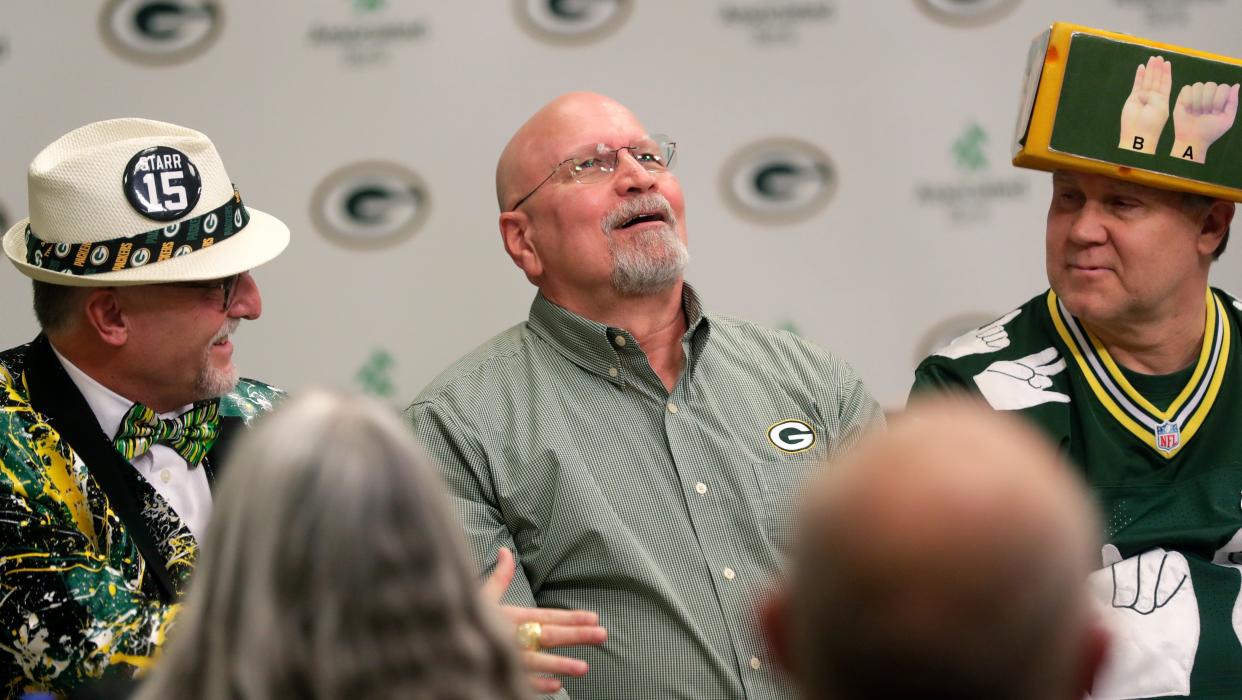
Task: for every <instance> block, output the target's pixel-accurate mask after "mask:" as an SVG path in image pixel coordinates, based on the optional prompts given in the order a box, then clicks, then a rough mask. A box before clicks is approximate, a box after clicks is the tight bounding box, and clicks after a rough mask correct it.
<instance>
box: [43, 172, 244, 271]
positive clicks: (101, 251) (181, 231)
mask: <svg viewBox="0 0 1242 700" xmlns="http://www.w3.org/2000/svg"><path fill="white" fill-rule="evenodd" d="M248 223H250V212H249V211H247V210H246V205H244V204H242V201H241V195H239V194H238V193H237V191H236V190H234V191H233V196H232V197H230V198H229V199H228V201H226V202H225V203H224V204H222V205H220V206H219V207H216V208H215V209H212V210H211V211H209V212H207V213H206V214H203V215H201V216H196V217H194V218H192V219H185V220H183V221H178V222H176V223H172V224H169V225H167V226H165V227H163V228H157V229H155V230H153V231H147V232H146V233H140V234H138V235H136V236H124V237H121V238H112V239H109V240H104V241H93V242H89V243H51V242H48V241H45V240H42V239H41V238H39V236H38V234H37V233H35V231H34V230H33V229H31V228H30V225H29V224H27V225H26V262H27V263H29V264H31V265H34V266H35V267H41V268H43V269H45V270H50V271H52V272H63V273H66V274H73V275H96V274H100V273H104V272H116V271H118V270H126V269H130V268H135V267H142V266H143V265H147V264H149V263H152V262H160V261H161V260H168V259H169V258H175V257H180V256H182V255H186V254H189V253H193V252H194V251H196V250H202V249H203V248H207V247H210V246H212V245H215V244H216V243H219V242H221V241H223V240H225V239H226V238H229V237H230V236H232V235H234V234H235V233H237V232H238V231H241V230H242V229H243V228H246V224H248Z"/></svg>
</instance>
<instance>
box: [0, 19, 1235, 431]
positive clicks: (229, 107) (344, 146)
mask: <svg viewBox="0 0 1242 700" xmlns="http://www.w3.org/2000/svg"><path fill="white" fill-rule="evenodd" d="M1058 20H1060V21H1070V22H1077V23H1081V24H1086V25H1089V26H1096V27H1101V28H1106V29H1111V30H1115V31H1122V32H1128V33H1132V34H1136V35H1139V36H1144V37H1148V38H1153V39H1158V40H1162V41H1167V42H1170V43H1174V44H1181V45H1187V46H1192V47H1195V48H1200V49H1203V50H1207V51H1211V52H1215V53H1223V54H1226V55H1232V56H1242V38H1239V33H1238V31H1237V30H1238V28H1239V27H1242V2H1238V0H1230V1H1226V0H683V1H677V0H664V1H662V2H657V1H656V0H628V1H627V0H483V1H482V2H473V3H471V2H431V1H429V0H421V1H420V0H316V1H315V2H308V1H295V0H280V1H276V0H264V1H262V2H259V1H256V0H250V1H243V0H161V1H160V2H156V0H108V1H107V2H85V1H72V2H71V1H69V0H4V2H3V3H0V94H3V95H5V96H6V97H7V99H6V100H5V101H4V103H5V108H4V110H3V116H0V126H2V129H0V134H2V136H0V164H2V165H3V167H0V217H3V218H5V219H6V220H7V221H8V222H9V223H12V222H13V221H16V220H17V219H19V218H21V217H23V216H25V214H26V201H25V197H26V181H25V169H26V166H27V165H28V164H29V162H30V160H31V159H32V158H33V157H34V155H35V154H36V153H37V152H38V151H39V150H40V149H41V148H42V147H43V146H44V145H46V144H47V143H49V142H51V141H52V140H54V139H55V138H57V137H58V136H60V135H61V134H63V133H65V132H66V131H69V130H70V129H72V128H74V127H77V126H80V125H82V124H84V123H87V122H90V121H94V120H97V119H104V118H109V117H117V116H145V117H151V118H156V119H163V120H166V121H172V122H176V123H179V124H183V125H186V126H190V127H193V128H197V129H199V130H202V131H204V132H206V133H207V134H208V135H209V136H211V137H212V139H213V140H214V141H215V142H216V145H217V146H218V148H219V149H220V151H221V153H222V155H223V157H224V160H225V163H226V165H227V167H228V169H229V174H230V175H231V176H232V178H233V179H234V181H235V182H236V183H237V185H238V188H239V189H240V191H241V193H242V195H243V197H244V198H245V201H246V202H247V203H248V204H250V205H252V206H255V207H257V208H259V209H262V210H264V211H267V212H270V213H273V214H275V215H277V216H279V217H280V218H282V219H283V220H284V221H285V222H287V223H288V224H289V226H290V228H291V229H292V230H293V240H292V243H291V245H290V247H289V249H288V251H287V252H286V253H285V255H284V256H282V257H281V258H279V259H277V260H276V261H275V262H273V263H270V264H269V265H267V266H265V267H263V268H261V269H260V270H259V271H258V273H257V274H256V278H257V279H258V281H259V284H260V287H261V289H262V292H263V300H264V313H263V317H262V318H261V319H260V320H258V321H257V322H254V323H249V324H243V326H242V330H241V331H240V332H239V333H238V335H237V336H236V337H235V344H236V347H237V360H238V363H239V365H240V366H241V367H242V370H243V373H244V374H246V375H249V376H254V377H258V378H261V379H264V380H266V381H269V382H271V383H274V384H277V385H280V386H283V387H285V388H288V389H291V390H297V389H299V388H302V387H306V386H309V385H311V384H326V385H330V386H337V387H353V388H362V389H364V390H367V391H370V392H372V393H376V394H379V395H382V396H385V397H387V398H388V399H389V400H390V401H391V402H392V403H393V404H395V405H404V404H405V403H406V402H408V401H409V399H411V398H412V397H413V396H414V395H415V394H416V393H417V392H418V390H419V389H421V388H422V386H423V385H424V384H425V383H426V382H427V381H428V380H430V379H431V378H432V377H433V376H434V375H435V374H436V373H437V372H439V370H441V369H442V368H443V367H445V366H446V365H447V364H449V363H450V362H451V361H452V360H454V359H456V358H457V357H458V356H460V355H461V354H463V353H464V352H466V351H467V350H469V349H470V348H472V347H474V346H475V345H477V344H478V343H480V342H482V341H483V340H485V339H486V338H488V337H490V336H491V335H493V334H494V333H496V332H498V331H499V330H501V329H502V328H506V327H508V326H510V325H512V324H514V323H516V322H518V321H520V320H522V319H523V318H525V316H526V312H527V307H528V305H529V302H530V299H531V297H532V295H533V288H531V287H530V286H529V285H528V284H527V282H526V280H525V278H524V277H523V276H522V275H521V273H520V272H519V271H518V270H517V269H516V268H514V267H513V265H512V264H511V263H510V261H509V260H508V258H507V257H506V256H505V254H504V251H503V249H502V247H501V245H500V237H499V235H498V233H497V229H496V210H495V199H494V194H493V185H492V176H493V168H494V165H495V159H496V156H497V155H498V154H499V152H500V149H501V147H502V146H503V145H504V143H505V142H506V141H507V140H508V138H509V136H510V135H511V134H512V132H513V131H514V130H515V129H516V128H517V127H518V126H519V124H520V123H521V122H522V121H523V120H525V118H526V117H527V116H528V115H529V114H530V113H532V112H533V111H534V110H535V109H537V108H538V107H539V106H540V105H541V104H543V103H544V102H546V101H547V100H549V99H550V98H552V97H553V96H555V95H557V94H559V93H561V92H565V91H568V90H577V89H590V90H596V91H600V92H603V93H606V94H609V95H612V96H614V97H616V98H618V99H620V100H621V101H622V102H624V103H626V104H627V105H628V106H630V107H631V108H632V109H633V110H634V111H635V112H636V113H637V114H638V115H639V117H640V118H641V119H642V120H643V121H644V122H645V123H646V125H647V126H648V128H650V129H652V130H653V131H661V132H664V133H668V134H670V135H672V136H673V137H674V138H675V139H676V140H677V141H678V144H679V146H678V148H679V156H678V158H679V162H678V165H677V173H678V176H679V177H680V179H681V182H682V185H683V187H684V189H685V192H686V200H687V221H688V228H689V232H690V249H691V254H692V260H693V261H692V264H691V271H690V274H689V279H690V280H691V281H692V282H693V283H694V284H695V285H696V286H697V287H698V288H699V289H700V291H701V292H702V293H703V295H704V297H705V301H706V303H707V305H708V306H709V308H710V309H712V310H714V311H718V312H726V313H729V314H732V315H736V316H741V317H744V318H749V319H752V320H756V321H759V322H761V323H765V324H768V325H773V326H785V327H792V328H794V329H796V331H797V332H799V333H801V334H802V335H804V336H806V337H808V338H810V339H812V340H814V341H816V342H819V343H820V344H822V345H825V346H827V347H829V348H831V349H833V350H834V351H836V352H837V353H839V354H840V355H842V356H843V357H845V358H846V359H847V360H849V361H850V362H851V363H852V364H853V365H854V366H855V368H857V370H858V371H859V373H860V374H861V375H862V377H863V378H864V380H865V381H866V382H867V383H868V384H869V385H870V386H871V388H872V391H873V392H874V393H875V394H876V396H877V397H878V398H879V399H880V401H881V402H882V403H883V404H884V405H885V406H887V407H890V408H894V407H899V406H901V405H902V404H903V403H904V401H905V395H906V390H907V389H908V387H909V383H910V380H911V370H912V369H913V367H914V365H915V363H916V362H917V360H918V359H919V358H920V357H921V356H922V355H923V354H925V353H926V352H927V351H928V350H929V349H930V348H931V347H932V346H935V345H938V344H939V342H940V341H942V340H944V339H947V338H948V337H949V336H951V335H954V334H956V333H957V332H959V331H962V330H965V329H966V328H969V327H973V326H974V325H977V323H978V322H981V321H983V320H986V319H987V318H990V317H994V316H996V315H999V314H1000V313H1001V312H1003V311H1004V310H1006V309H1008V308H1010V307H1012V306H1016V305H1017V304H1018V303H1020V302H1021V301H1024V300H1025V299H1027V298H1028V297H1030V296H1032V295H1033V294H1035V293H1036V292H1037V291H1039V290H1040V289H1042V288H1043V287H1044V286H1045V285H1046V282H1045V279H1044V272H1043V246H1042V239H1043V235H1042V234H1043V218H1044V210H1045V206H1046V200H1047V197H1048V192H1049V189H1050V188H1049V184H1048V177H1047V176H1046V175H1043V174H1040V173H1033V172H1027V171H1020V170H1016V169H1014V168H1012V167H1011V166H1010V165H1009V157H1010V140H1011V138H1012V134H1011V132H1012V130H1013V124H1014V121H1015V119H1016V114H1015V111H1016V107H1017V101H1018V94H1019V89H1020V85H1019V83H1020V81H1021V78H1022V70H1023V67H1024V61H1025V59H1026V52H1027V45H1028V43H1029V41H1030V39H1031V38H1032V37H1033V36H1034V35H1035V34H1036V33H1037V32H1039V31H1041V30H1042V29H1043V28H1045V27H1046V26H1047V25H1048V24H1050V23H1051V22H1053V21H1058ZM771 139H781V141H776V142H772V141H770V140H771ZM765 143H766V145H765ZM756 144H758V145H756ZM764 175H767V176H769V177H763V176H764ZM118 177H119V176H118ZM756 182H760V183H761V184H766V187H765V188H763V189H762V190H758V189H756V188H755V187H754V184H753V183H756ZM359 193H361V195H360V196H353V197H352V200H351V196H352V195H359ZM368 194H369V195H370V196H368ZM351 201H352V202H353V203H354V204H355V206H354V207H353V210H352V214H351V213H350V211H351V210H349V209H348V208H347V207H346V205H347V204H348V203H349V202H351ZM1235 245H1237V244H1235ZM4 267H5V270H4V271H0V347H9V346H13V345H17V344H19V343H22V342H24V341H26V340H29V339H30V338H32V337H33V336H34V335H35V333H36V332H37V327H36V324H35V321H34V316H33V314H32V313H31V311H30V310H29V306H30V303H29V299H30V293H29V284H28V281H27V280H26V278H25V277H22V276H21V275H20V274H18V273H17V272H16V271H14V270H12V269H11V268H10V267H9V266H8V265H7V263H6V264H5V265H4ZM1239 270H1242V249H1239V250H1231V251H1229V252H1228V253H1226V255H1225V256H1224V258H1223V259H1222V260H1221V262H1220V263H1218V265H1217V269H1216V270H1215V274H1214V284H1217V285H1220V286H1224V287H1226V288H1229V287H1232V288H1234V289H1235V290H1237V289H1238V288H1239V286H1240V285H1238V284H1236V282H1235V280H1236V278H1237V276H1238V272H1239Z"/></svg>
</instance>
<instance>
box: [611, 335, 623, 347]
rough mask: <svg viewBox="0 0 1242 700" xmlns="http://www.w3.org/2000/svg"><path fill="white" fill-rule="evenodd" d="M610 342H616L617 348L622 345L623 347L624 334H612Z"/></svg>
mask: <svg viewBox="0 0 1242 700" xmlns="http://www.w3.org/2000/svg"><path fill="white" fill-rule="evenodd" d="M612 342H614V343H616V345H617V347H619V348H623V347H625V336H623V335H614V336H613V337H612Z"/></svg>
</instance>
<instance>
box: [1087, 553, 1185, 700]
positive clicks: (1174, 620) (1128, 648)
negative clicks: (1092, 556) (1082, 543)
mask: <svg viewBox="0 0 1242 700" xmlns="http://www.w3.org/2000/svg"><path fill="white" fill-rule="evenodd" d="M1119 559H1120V555H1119V554H1118V553H1117V548H1116V547H1114V546H1113V545H1111V544H1110V545H1105V546H1104V564H1105V566H1104V568H1103V569H1100V570H1099V571H1096V572H1095V573H1093V574H1091V576H1090V577H1089V578H1088V579H1087V580H1088V584H1089V585H1090V587H1091V590H1092V592H1093V593H1094V594H1095V596H1096V598H1097V600H1099V602H1100V603H1101V608H1102V609H1103V613H1104V615H1105V622H1106V624H1107V625H1108V627H1109V631H1110V632H1111V633H1112V636H1113V647H1112V649H1111V650H1110V656H1109V660H1108V662H1107V663H1106V664H1105V666H1104V669H1103V670H1102V672H1101V674H1100V676H1099V677H1098V678H1097V679H1096V683H1095V687H1094V688H1093V689H1092V692H1091V697H1092V698H1093V700H1120V699H1121V698H1147V697H1159V696H1166V695H1188V694H1189V693H1190V672H1191V670H1192V669H1193V668H1194V661H1195V654H1196V653H1197V652H1198V650H1199V602H1198V599H1197V598H1196V597H1195V590H1194V585H1193V583H1192V581H1191V578H1190V564H1189V563H1187V561H1186V557H1184V556H1182V554H1181V553H1179V552H1166V551H1165V550H1164V549H1161V548H1159V547H1157V548H1155V549H1149V550H1147V551H1146V552H1143V553H1142V554H1139V555H1137V556H1133V557H1130V558H1129V559H1120V561H1118V560H1119Z"/></svg>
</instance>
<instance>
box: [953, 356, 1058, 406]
mask: <svg viewBox="0 0 1242 700" xmlns="http://www.w3.org/2000/svg"><path fill="white" fill-rule="evenodd" d="M1064 369H1065V360H1062V359H1060V358H1058V357H1057V349H1056V348H1054V347H1053V348H1047V349H1045V350H1042V351H1040V352H1037V353H1035V354H1033V355H1027V356H1026V357H1023V358H1021V359H1018V360H998V361H996V362H993V363H992V364H990V365H988V368H987V369H985V370H983V371H982V372H980V373H979V374H976V375H975V384H976V385H977V386H978V387H979V392H980V393H981V394H983V398H985V399H987V401H988V403H989V404H991V406H992V408H995V409H997V410H998V411H1016V410H1018V409H1022V408H1030V407H1031V406H1038V405H1040V404H1044V403H1052V402H1057V403H1069V401H1070V397H1069V396H1068V395H1066V394H1062V393H1061V392H1059V391H1049V390H1048V389H1049V388H1050V387H1051V386H1052V380H1051V379H1049V377H1051V376H1053V375H1056V374H1059V373H1060V372H1061V371H1063V370H1064Z"/></svg>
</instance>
